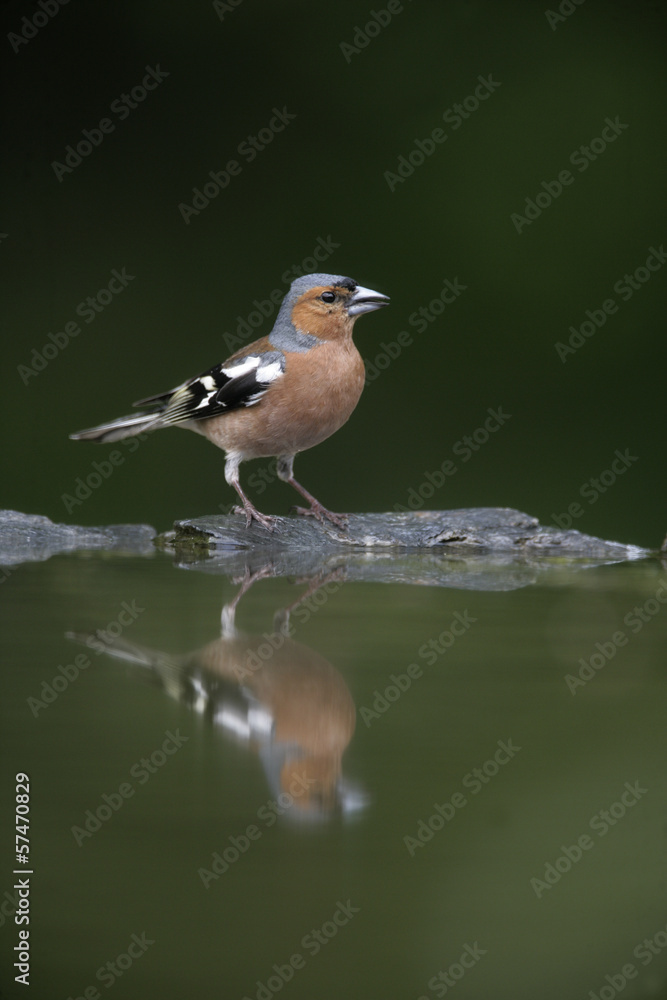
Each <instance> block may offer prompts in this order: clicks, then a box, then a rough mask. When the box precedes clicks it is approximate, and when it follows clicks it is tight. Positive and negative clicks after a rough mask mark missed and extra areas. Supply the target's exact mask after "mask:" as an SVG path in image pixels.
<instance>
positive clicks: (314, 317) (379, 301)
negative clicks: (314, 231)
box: [276, 274, 389, 340]
mask: <svg viewBox="0 0 667 1000" xmlns="http://www.w3.org/2000/svg"><path fill="white" fill-rule="evenodd" d="M386 305H389V298H388V297H387V296H386V295H383V294H382V293H381V292H374V291H373V290H372V289H371V288H364V286H363V285H358V284H357V282H356V281H354V280H353V279H352V278H346V277H344V276H343V275H339V274H309V275H305V276H304V277H302V278H297V279H296V280H295V281H293V282H292V285H291V287H290V290H289V292H288V293H287V295H286V296H285V299H284V301H283V304H282V306H281V309H280V313H279V314H278V318H277V320H276V327H279V326H280V325H281V324H284V323H289V324H290V325H291V326H292V327H293V328H294V329H295V330H296V331H298V332H299V333H302V334H310V335H311V336H314V337H319V338H320V339H322V340H332V339H336V338H338V337H345V336H349V335H350V334H351V332H352V326H353V325H354V322H355V320H356V319H357V318H358V317H359V316H362V315H363V314H364V313H367V312H373V311H374V310H375V309H380V308H381V307H382V306H386Z"/></svg>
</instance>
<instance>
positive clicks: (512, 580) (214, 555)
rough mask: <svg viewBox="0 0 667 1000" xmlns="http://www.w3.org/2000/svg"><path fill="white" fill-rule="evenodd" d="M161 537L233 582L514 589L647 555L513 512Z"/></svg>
mask: <svg viewBox="0 0 667 1000" xmlns="http://www.w3.org/2000/svg"><path fill="white" fill-rule="evenodd" d="M157 543H158V544H159V545H160V546H162V547H163V548H165V549H167V550H168V551H171V552H173V553H174V555H175V559H176V563H177V565H179V566H180V567H182V568H186V569H192V570H196V571H199V572H205V573H222V574H225V575H227V576H230V577H232V579H235V580H236V581H237V582H240V583H242V582H244V581H249V580H252V579H261V578H265V577H284V576H292V577H296V578H297V579H300V580H303V581H306V580H308V581H310V582H311V583H313V584H317V581H318V580H319V581H327V580H339V581H341V582H343V581H345V582H348V583H349V582H362V581H363V582H376V583H408V584H417V585H421V586H431V587H454V588H457V589H463V590H515V589H517V588H520V587H526V586H530V585H532V584H535V583H537V582H538V581H540V580H543V579H545V577H547V576H549V577H552V576H553V575H554V574H558V575H559V576H560V577H561V578H562V576H563V575H564V574H566V573H571V572H578V571H580V570H582V569H586V568H589V567H593V566H601V565H605V564H607V563H615V562H623V561H625V560H631V559H642V558H645V557H647V556H650V555H652V553H651V552H650V551H649V550H648V549H642V548H639V547H638V546H635V545H622V544H620V543H619V542H606V541H603V540H602V539H600V538H593V537H591V536H589V535H583V534H581V532H579V531H561V530H559V529H557V528H551V527H544V526H541V525H540V524H539V523H538V521H537V520H536V519H535V518H534V517H530V516H529V515H528V514H523V513H521V511H517V510H510V509H507V508H478V509H472V510H453V511H424V512H421V511H420V512H415V513H411V514H353V515H350V518H349V522H348V530H347V531H346V532H341V531H339V530H338V529H337V528H335V527H334V526H333V525H322V524H320V523H319V522H316V521H312V520H311V519H308V518H303V517H289V518H278V519H277V524H276V528H275V530H274V531H273V532H270V531H267V530H266V529H265V528H263V527H261V525H255V524H253V525H251V526H250V527H249V528H246V526H245V521H244V519H243V518H242V517H239V516H234V515H231V516H211V517H200V518H194V519H192V520H187V521H177V522H176V524H175V525H174V531H173V532H170V533H169V534H167V535H163V536H161V537H160V538H159V539H158V540H157Z"/></svg>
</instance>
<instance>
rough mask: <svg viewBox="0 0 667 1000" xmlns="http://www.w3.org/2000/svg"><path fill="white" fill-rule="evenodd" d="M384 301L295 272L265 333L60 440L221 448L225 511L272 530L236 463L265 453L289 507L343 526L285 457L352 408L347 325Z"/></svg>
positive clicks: (358, 375)
mask: <svg viewBox="0 0 667 1000" xmlns="http://www.w3.org/2000/svg"><path fill="white" fill-rule="evenodd" d="M388 304H389V297H388V296H386V295H383V294H382V293H381V292H375V291H373V290H372V289H370V288H365V287H364V286H363V285H359V284H357V282H356V281H354V280H353V279H352V278H349V277H346V276H344V275H334V274H309V275H304V276H302V277H299V278H296V279H295V280H294V281H293V282H292V283H291V285H290V288H289V290H288V292H287V294H286V295H285V298H284V299H283V301H282V304H281V307H280V309H279V311H278V315H277V317H276V321H275V324H274V326H273V329H272V330H271V333H269V334H268V336H266V337H261V338H260V339H259V340H256V341H254V342H253V343H251V344H248V345H247V346H245V347H242V348H241V349H240V350H238V351H236V352H235V353H234V354H232V355H231V356H230V357H229V358H227V360H226V361H223V362H221V363H220V364H217V365H214V366H213V367H212V368H209V369H208V370H207V371H205V372H203V373H202V374H201V375H198V376H196V377H195V378H191V379H188V381H186V382H183V383H182V384H181V385H179V386H177V387H176V388H175V389H172V390H170V391H169V392H163V393H158V394H157V395H155V396H148V397H146V398H145V399H140V400H138V401H137V402H136V403H134V404H133V405H134V406H137V407H148V409H146V410H142V411H141V412H139V413H136V414H133V415H131V416H127V417H120V418H119V419H117V420H112V421H111V422H109V423H106V424H100V425H99V426H97V427H91V428H89V429H88V430H82V431H77V432H76V433H75V434H71V435H70V438H71V439H72V440H75V441H99V442H111V441H120V440H121V439H123V438H127V437H134V436H136V435H138V434H144V433H146V432H148V431H155V430H158V429H159V428H161V427H172V426H176V427H185V428H188V429H189V430H193V431H196V432H197V433H199V434H202V435H203V436H204V437H206V438H208V440H209V441H211V442H212V443H213V444H214V445H217V447H218V448H221V449H222V450H223V451H224V452H225V480H226V481H227V483H228V485H230V486H232V487H233V488H234V489H235V490H236V493H237V494H238V496H239V498H240V500H241V504H242V506H238V505H237V506H235V507H234V508H233V512H234V513H237V514H245V517H246V527H249V526H250V524H251V522H252V521H256V522H258V523H259V524H260V525H263V526H264V527H265V528H267V529H268V530H269V531H274V530H275V528H276V525H277V520H276V518H275V517H272V516H269V515H267V514H262V513H261V512H260V511H258V510H257V508H256V507H255V506H254V504H253V503H252V502H251V501H250V499H249V497H248V496H247V495H246V493H245V492H244V490H243V489H242V487H241V482H240V476H239V466H240V464H241V462H245V461H247V460H249V459H255V458H268V457H271V458H273V457H275V458H276V460H277V461H276V471H277V474H278V477H279V479H281V480H283V481H284V482H286V483H289V485H290V486H292V487H293V488H294V489H295V490H297V492H299V493H300V494H301V496H302V497H303V498H304V499H305V500H306V501H307V502H308V504H309V506H308V507H307V508H304V507H296V508H295V510H296V512H297V513H298V514H302V515H306V516H312V517H315V518H317V519H318V520H319V521H320V522H322V523H324V522H325V520H328V521H331V522H332V523H333V524H334V525H336V526H337V527H338V528H341V529H344V528H345V525H346V518H345V515H341V514H335V513H334V512H333V511H330V510H327V508H326V507H324V506H323V505H322V504H321V503H320V502H319V500H316V499H315V497H314V496H312V494H311V493H309V492H308V491H307V490H306V489H305V488H304V487H303V486H301V484H300V483H299V482H297V480H296V479H295V478H294V468H293V465H294V459H295V456H296V455H297V454H299V452H302V451H305V450H306V449H308V448H312V447H313V446H314V445H317V444H319V443H320V442H321V441H324V440H325V439H326V438H328V437H330V435H332V434H333V433H335V431H337V430H338V429H339V428H340V427H342V426H343V424H344V423H346V421H347V420H348V418H349V417H350V415H351V414H352V411H353V410H354V408H355V407H356V405H357V403H358V402H359V398H360V396H361V393H362V390H363V388H364V382H365V367H364V362H363V360H362V357H361V355H360V354H359V352H358V350H357V348H356V347H355V345H354V342H353V340H352V328H353V326H354V323H355V321H356V320H357V319H358V318H359V316H362V315H363V314H364V313H368V312H373V311H375V310H376V309H380V308H381V307H382V306H386V305H388Z"/></svg>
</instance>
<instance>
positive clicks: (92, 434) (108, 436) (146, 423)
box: [70, 410, 163, 442]
mask: <svg viewBox="0 0 667 1000" xmlns="http://www.w3.org/2000/svg"><path fill="white" fill-rule="evenodd" d="M161 416H162V411H161V410H153V412H152V413H133V414H132V415H131V416H129V417H119V418H118V420H111V421H110V422H109V423H108V424H100V425H99V426H98V427H90V428H88V430H85V431H77V432H76V434H70V438H71V439H72V440H73V441H100V442H105V441H121V440H122V439H123V438H128V437H134V436H135V435H136V434H143V433H145V432H146V431H155V430H157V429H158V427H162V426H163V423H162V421H161V419H160V417H161Z"/></svg>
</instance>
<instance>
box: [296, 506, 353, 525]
mask: <svg viewBox="0 0 667 1000" xmlns="http://www.w3.org/2000/svg"><path fill="white" fill-rule="evenodd" d="M292 510H293V511H294V513H295V514H301V516H302V517H316V518H317V520H318V521H320V522H321V523H322V524H324V522H325V518H326V519H327V520H329V521H331V523H332V524H335V525H336V527H337V528H340V529H341V531H345V530H346V528H347V514H334V512H333V511H332V510H327V509H326V507H323V506H322V504H321V503H318V502H317V501H315V503H313V504H311V505H310V507H292Z"/></svg>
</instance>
